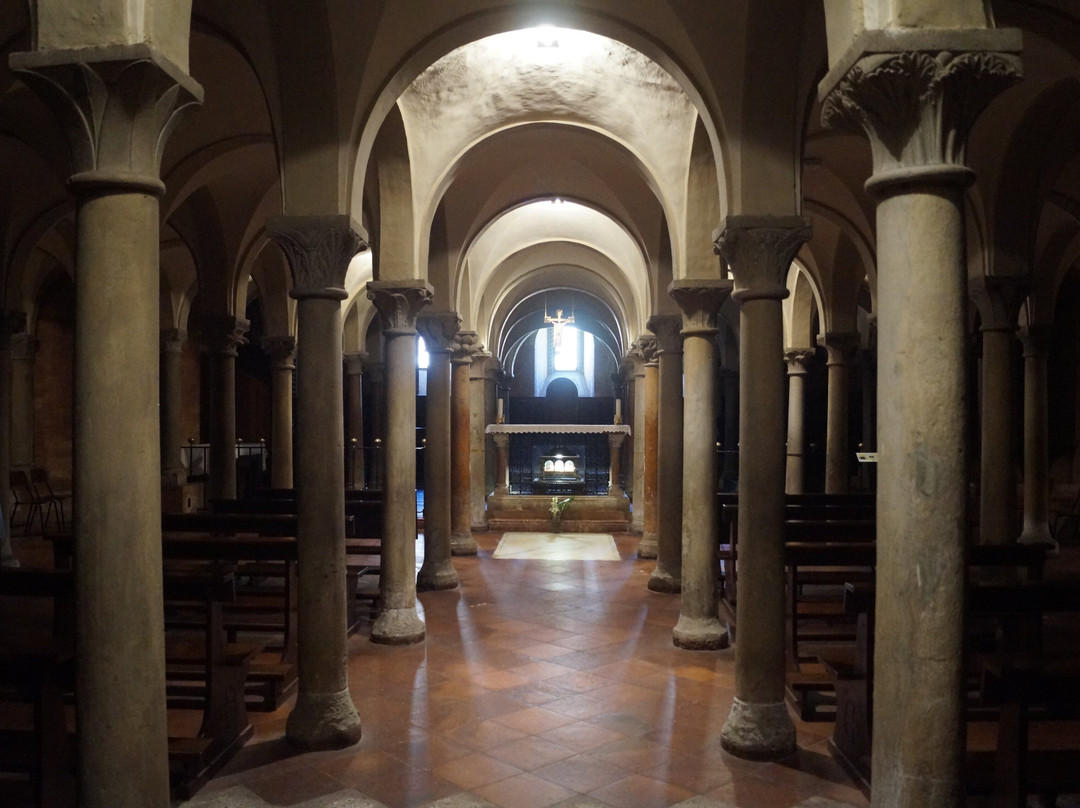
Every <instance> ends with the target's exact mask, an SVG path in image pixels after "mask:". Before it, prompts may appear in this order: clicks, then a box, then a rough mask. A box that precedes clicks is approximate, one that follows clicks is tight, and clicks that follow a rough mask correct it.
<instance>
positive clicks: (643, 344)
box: [636, 334, 660, 366]
mask: <svg viewBox="0 0 1080 808" xmlns="http://www.w3.org/2000/svg"><path fill="white" fill-rule="evenodd" d="M636 345H637V349H638V351H640V352H641V359H642V361H643V362H644V363H645V364H646V365H653V366H655V365H656V364H657V362H659V360H660V354H659V352H660V346H659V345H657V343H656V337H654V336H651V335H649V334H642V335H641V336H640V337H638V338H637V342H636Z"/></svg>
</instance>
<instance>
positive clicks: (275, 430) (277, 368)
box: [262, 337, 296, 488]
mask: <svg viewBox="0 0 1080 808" xmlns="http://www.w3.org/2000/svg"><path fill="white" fill-rule="evenodd" d="M262 349H263V350H264V351H266V352H267V353H268V354H269V355H270V361H271V363H272V364H273V370H274V381H273V388H272V390H271V396H272V404H271V410H272V411H271V417H272V419H273V421H272V423H271V427H270V487H271V488H292V487H293V373H294V372H295V371H296V338H295V337H263V341H262Z"/></svg>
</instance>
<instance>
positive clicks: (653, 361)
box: [637, 336, 660, 558]
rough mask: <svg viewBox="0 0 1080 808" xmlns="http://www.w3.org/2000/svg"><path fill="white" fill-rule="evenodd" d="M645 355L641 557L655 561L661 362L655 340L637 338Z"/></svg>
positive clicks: (657, 537) (657, 517)
mask: <svg viewBox="0 0 1080 808" xmlns="http://www.w3.org/2000/svg"><path fill="white" fill-rule="evenodd" d="M638 345H639V347H640V348H641V352H642V355H643V356H644V357H645V419H644V429H643V430H642V433H643V437H644V443H645V451H644V453H643V455H642V465H643V466H644V475H645V478H644V481H643V484H642V502H641V504H642V509H643V510H644V515H643V517H642V524H641V541H640V542H639V543H638V552H637V555H638V558H656V551H657V545H658V542H659V538H660V536H659V526H660V514H659V511H658V509H659V505H660V502H659V500H658V499H657V494H658V491H657V485H658V482H659V475H660V464H659V463H658V462H657V460H658V459H659V458H658V456H657V455H658V452H657V449H658V446H659V444H658V440H659V437H660V436H659V433H658V432H657V430H658V429H659V426H660V363H659V358H658V356H657V353H656V351H657V347H656V338H655V337H651V336H650V337H641V338H639V339H638Z"/></svg>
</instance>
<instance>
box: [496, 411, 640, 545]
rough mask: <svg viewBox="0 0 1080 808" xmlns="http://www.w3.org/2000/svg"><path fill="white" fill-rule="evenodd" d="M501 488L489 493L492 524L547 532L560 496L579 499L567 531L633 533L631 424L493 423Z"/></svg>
mask: <svg viewBox="0 0 1080 808" xmlns="http://www.w3.org/2000/svg"><path fill="white" fill-rule="evenodd" d="M486 431H487V434H489V435H491V436H492V438H493V439H494V442H495V452H496V462H495V480H496V486H495V491H494V492H493V493H492V494H490V495H489V496H488V498H487V511H488V514H487V517H488V518H487V521H488V529H489V530H493V531H506V530H529V531H538V530H539V531H543V530H548V529H550V526H551V502H552V499H553V498H556V499H567V498H572V501H571V502H570V504H569V505H568V506H567V507H566V510H565V511H564V512H563V515H562V529H564V530H567V531H576V532H583V533H587V532H602V533H610V532H626V531H627V530H629V529H630V501H629V500H628V499H627V497H626V495H625V493H624V492H623V489H622V485H621V481H620V477H621V463H620V457H621V449H622V444H623V441H624V440H625V438H626V436H627V435H629V434H630V427H629V426H626V425H624V424H491V425H489V426H488V427H487V430H486Z"/></svg>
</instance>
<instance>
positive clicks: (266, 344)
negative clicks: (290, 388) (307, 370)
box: [260, 336, 296, 370]
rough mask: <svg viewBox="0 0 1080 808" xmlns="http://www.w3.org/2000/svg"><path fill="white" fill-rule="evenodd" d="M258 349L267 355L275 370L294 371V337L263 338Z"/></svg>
mask: <svg viewBox="0 0 1080 808" xmlns="http://www.w3.org/2000/svg"><path fill="white" fill-rule="evenodd" d="M260 347H261V348H262V349H263V350H264V351H266V353H267V355H269V357H270V361H271V362H272V363H273V365H274V369H275V370H295V369H296V337H289V336H280V337H263V338H262V342H261V343H260Z"/></svg>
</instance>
